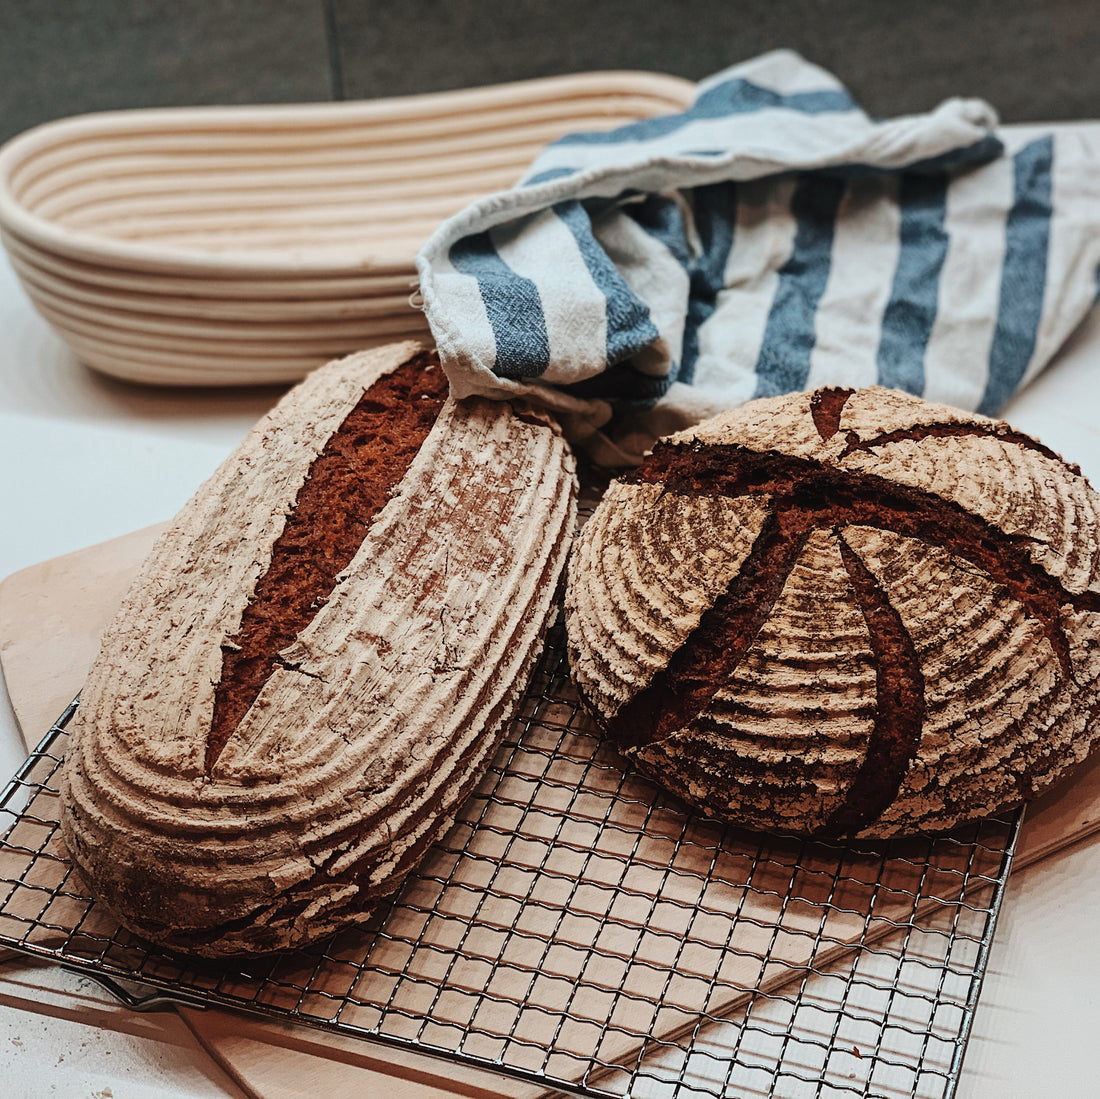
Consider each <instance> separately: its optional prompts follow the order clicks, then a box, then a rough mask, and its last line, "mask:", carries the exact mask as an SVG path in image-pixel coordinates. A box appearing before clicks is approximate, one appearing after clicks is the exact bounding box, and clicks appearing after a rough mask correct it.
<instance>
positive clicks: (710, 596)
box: [566, 388, 1100, 837]
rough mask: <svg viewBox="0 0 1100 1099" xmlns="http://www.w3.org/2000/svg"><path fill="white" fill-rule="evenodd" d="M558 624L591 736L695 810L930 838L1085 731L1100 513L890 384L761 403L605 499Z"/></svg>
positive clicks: (1015, 799) (1012, 791)
mask: <svg viewBox="0 0 1100 1099" xmlns="http://www.w3.org/2000/svg"><path fill="white" fill-rule="evenodd" d="M566 625H567V629H568V636H569V655H570V660H571V667H572V673H573V676H574V679H575V682H576V684H577V686H578V688H579V690H580V692H581V694H582V697H583V699H584V701H585V703H586V705H587V706H588V708H589V709H590V710H591V712H592V713H593V714H594V715H595V717H596V719H597V721H598V723H599V724H600V725H601V726H602V727H603V728H604V729H605V730H606V732H607V733H608V734H609V735H610V736H611V737H612V738H613V739H614V740H615V741H616V742H617V743H618V745H619V746H620V747H621V748H622V749H623V750H624V751H625V753H626V755H627V756H628V757H630V758H631V759H633V760H634V761H635V762H636V764H637V766H638V767H639V768H640V769H641V770H643V771H644V772H646V773H648V774H649V775H650V776H651V777H653V778H654V779H656V780H657V781H658V782H660V783H663V784H664V785H665V786H666V787H668V788H669V789H671V790H672V791H673V792H675V793H676V794H678V795H680V796H681V797H683V798H685V799H686V800H687V801H689V802H691V803H693V804H695V805H697V806H699V807H701V808H703V809H704V810H706V811H707V812H709V813H712V814H716V815H719V816H721V817H724V818H727V819H730V820H732V821H734V822H736V823H738V824H743V825H745V826H747V827H751V828H755V829H760V830H768V831H780V832H790V833H798V834H810V835H832V836H864V837H891V836H896V835H900V834H906V833H914V832H938V831H943V830H948V829H950V828H952V827H953V826H955V825H956V824H959V823H960V822H963V821H966V820H969V819H974V818H977V817H981V816H985V815H988V814H990V813H992V812H994V811H998V810H1001V809H1005V808H1008V807H1010V806H1013V805H1014V804H1017V803H1019V802H1021V801H1024V800H1027V799H1029V798H1032V797H1033V796H1035V795H1036V794H1038V793H1039V792H1040V791H1041V790H1043V789H1044V788H1046V787H1047V786H1049V785H1050V784H1051V783H1052V782H1054V780H1056V779H1057V778H1058V777H1059V776H1060V775H1062V774H1063V773H1064V772H1066V771H1067V770H1068V769H1069V768H1070V767H1072V766H1073V765H1074V764H1076V763H1078V762H1080V761H1081V760H1082V759H1083V758H1084V757H1085V756H1086V755H1087V754H1088V752H1089V751H1090V749H1091V748H1092V746H1093V743H1094V742H1095V741H1096V740H1097V738H1098V737H1100V725H1098V723H1097V721H1096V716H1097V709H1098V707H1100V690H1098V676H1100V646H1098V644H1097V630H1098V627H1100V498H1098V496H1097V495H1096V493H1095V492H1093V491H1092V489H1091V488H1090V487H1089V486H1088V484H1087V483H1086V482H1085V480H1084V478H1083V477H1082V476H1081V474H1080V471H1079V470H1077V469H1076V468H1075V467H1072V466H1069V465H1067V464H1066V463H1065V462H1063V461H1062V460H1061V459H1060V458H1059V457H1058V456H1057V455H1056V454H1054V453H1053V452H1051V451H1050V450H1048V449H1047V448H1046V447H1044V446H1042V445H1041V444H1039V443H1038V442H1036V441H1034V440H1033V439H1031V438H1029V437H1028V436H1026V435H1023V434H1020V433H1017V432H1014V431H1013V430H1012V429H1011V428H1009V427H1008V426H1007V425H1005V424H1003V423H1000V422H996V421H993V420H988V419H984V418H981V417H978V416H971V415H965V414H962V413H959V412H958V411H956V410H953V409H950V408H946V407H943V406H939V405H934V404H929V403H926V402H923V401H920V400H918V399H916V398H913V397H909V396H907V395H905V394H902V393H898V392H894V391H889V390H884V389H881V388H870V389H865V390H857V391H854V392H853V391H851V390H841V389H825V390H819V391H817V392H815V393H813V394H799V395H796V396H790V397H782V398H769V399H766V400H760V401H755V402H752V403H750V404H749V405H746V406H745V407H743V408H741V409H738V410H736V411H733V412H730V413H727V414H724V415H722V416H719V417H717V418H715V419H713V420H710V421H708V422H706V423H704V424H701V425H700V426H698V427H697V428H695V429H693V430H690V431H685V432H683V433H681V434H679V435H675V436H672V437H671V438H669V439H667V440H665V441H662V442H660V443H659V444H658V445H657V446H656V447H655V449H654V450H653V452H652V454H651V455H650V456H649V457H648V458H647V459H646V461H645V462H644V463H643V464H642V465H641V466H640V467H639V468H638V469H637V470H635V471H633V472H631V473H630V474H628V475H627V476H625V477H623V478H622V479H621V480H620V481H618V482H616V483H615V484H614V485H613V486H612V487H611V489H610V490H609V492H608V493H607V495H606V496H605V497H604V499H603V501H602V502H601V504H600V505H599V507H598V508H597V510H596V512H595V514H594V515H593V517H592V519H591V520H590V521H589V522H588V524H587V525H586V526H585V528H584V530H583V531H582V533H581V535H580V537H579V539H578V542H577V544H576V547H575V550H574V556H573V560H572V563H571V565H570V576H569V587H568V593H567V597H566Z"/></svg>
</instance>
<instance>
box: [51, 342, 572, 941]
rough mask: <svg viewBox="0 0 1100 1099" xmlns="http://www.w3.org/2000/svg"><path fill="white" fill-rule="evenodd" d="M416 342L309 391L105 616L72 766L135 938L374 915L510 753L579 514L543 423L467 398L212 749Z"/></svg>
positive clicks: (66, 799) (181, 523)
mask: <svg viewBox="0 0 1100 1099" xmlns="http://www.w3.org/2000/svg"><path fill="white" fill-rule="evenodd" d="M416 351H417V348H416V347H415V346H409V345H399V346H397V347H392V348H386V349H383V350H381V351H373V352H368V353H364V354H360V355H354V356H351V357H350V358H348V359H345V360H342V361H340V362H338V363H334V364H331V365H329V366H327V367H324V368H322V369H321V370H319V371H317V372H316V373H314V374H313V375H311V376H310V378H308V379H307V380H306V381H305V382H304V383H302V384H301V385H300V386H298V387H297V388H295V389H294V390H292V391H291V392H290V393H289V394H288V395H287V397H286V398H284V400H283V401H282V402H280V404H279V405H278V406H277V407H276V408H275V409H274V410H273V412H272V413H271V414H270V415H269V416H268V417H266V418H265V419H264V420H263V421H262V422H261V423H260V424H259V425H258V427H257V428H256V429H255V430H254V431H253V432H252V433H251V434H250V435H249V436H248V438H247V439H246V440H245V441H244V443H243V444H242V445H241V446H240V448H239V449H238V450H237V451H236V452H235V453H234V454H233V455H232V456H231V457H230V458H229V459H227V461H226V462H225V463H224V464H223V465H222V466H221V468H220V469H219V470H218V471H217V472H216V473H215V474H214V476H213V477H212V478H211V479H210V481H208V482H207V483H206V484H205V485H204V486H203V487H202V489H201V490H200V491H199V492H198V493H197V495H196V496H195V497H194V498H193V499H192V500H191V501H190V502H189V503H188V504H187V505H186V507H185V508H184V509H183V511H182V512H181V513H180V515H179V516H178V517H177V519H176V521H175V523H174V524H173V526H172V527H171V529H170V530H169V531H168V532H167V533H166V534H165V535H164V536H163V537H162V538H161V539H160V541H159V542H158V544H157V545H156V547H155V548H154V550H153V552H152V554H151V555H150V557H149V558H148V560H147V561H146V562H145V565H144V567H143V569H142V572H141V575H140V576H139V578H138V579H137V581H136V582H135V584H134V586H133V588H132V589H131V591H130V594H129V596H128V598H127V600H126V602H125V605H124V606H123V608H122V609H121V611H120V612H119V614H118V616H117V617H116V619H115V620H114V622H113V623H112V625H111V627H110V628H109V629H108V631H107V633H106V635H105V637H104V639H103V643H102V648H101V652H100V655H99V658H98V660H97V662H96V664H95V666H94V668H93V670H92V672H91V674H90V676H89V678H88V681H87V683H86V685H85V688H84V690H83V692H82V695H81V701H80V706H79V709H78V712H77V717H76V724H75V727H74V729H73V731H72V736H71V739H70V745H69V748H68V751H67V754H66V759H65V764H64V771H63V779H62V802H63V818H62V824H63V832H64V837H65V842H66V846H67V847H68V850H69V852H70V854H71V856H72V858H73V860H74V861H75V863H76V864H77V866H78V867H79V869H80V870H81V871H82V872H83V873H84V875H85V876H86V877H87V879H88V881H89V883H90V885H91V886H92V888H93V890H94V891H95V893H96V895H97V896H98V897H99V898H101V900H102V901H103V902H105V903H106V904H107V905H108V906H109V907H110V908H111V909H112V910H113V911H114V912H115V913H116V914H117V915H118V916H119V917H120V918H121V919H122V921H123V923H124V924H126V925H127V926H128V927H130V928H131V929H132V930H134V931H136V932H138V933H139V934H141V935H143V936H146V937H148V938H150V939H154V940H156V941H158V942H161V943H163V944H165V945H167V946H169V947H171V948H174V949H178V950H182V951H187V952H192V953H197V954H201V955H209V956H217V955H224V954H233V953H242V952H250V951H268V950H275V949H282V948H285V947H291V946H295V945H298V944H301V943H304V942H307V941H309V940H311V939H316V938H317V937H319V936H321V935H324V934H326V933H329V932H331V931H332V930H334V929H336V928H338V927H340V926H342V925H344V924H346V923H348V922H350V921H353V920H354V919H356V918H358V917H361V916H362V915H365V914H366V912H367V911H368V910H369V908H370V906H371V904H372V902H373V901H375V900H376V899H377V898H379V897H381V896H384V895H385V894H387V893H390V892H392V891H393V890H394V889H396V888H397V886H398V885H399V883H400V881H401V880H402V878H403V877H404V875H405V874H406V873H407V872H408V871H409V869H410V868H411V867H412V866H413V865H414V864H415V863H416V862H417V860H419V859H420V858H421V857H422V856H423V854H424V853H425V851H426V849H427V847H428V846H429V845H430V844H431V843H432V842H433V841H434V840H436V839H437V838H439V836H441V835H442V833H443V832H444V830H445V829H446V828H447V827H448V826H449V823H450V821H451V820H452V819H453V817H454V814H455V812H456V811H457V809H458V808H459V806H460V805H461V804H462V802H463V801H464V800H465V799H466V797H467V796H468V795H469V794H470V793H471V791H472V789H473V788H474V786H475V785H476V783H477V782H478V780H479V778H480V776H481V774H482V773H483V771H484V769H485V767H486V766H487V764H488V763H489V761H490V760H491V757H492V755H493V752H494V751H495V749H496V747H497V745H498V743H499V739H500V736H501V733H502V732H503V730H504V729H505V727H506V725H507V723H508V721H509V719H510V718H511V717H512V715H513V713H514V711H515V708H516V705H517V703H518V700H519V698H520V697H521V695H522V692H523V690H524V689H525V686H526V683H527V680H528V678H529V675H530V672H531V670H532V668H533V663H534V660H535V658H536V656H537V652H538V649H539V646H540V642H541V639H542V637H543V635H544V632H545V629H546V627H547V624H548V622H549V620H550V618H551V616H552V613H553V608H554V600H555V593H556V590H557V587H558V583H559V577H560V574H561V572H562V570H563V568H564V561H565V556H566V553H567V551H568V546H569V540H570V535H571V533H572V529H573V523H574V518H575V476H574V468H573V461H572V458H571V456H570V454H569V451H568V449H567V447H566V445H565V443H564V442H563V440H562V438H561V435H560V432H559V431H558V429H557V428H556V426H555V425H553V424H552V422H550V421H549V420H548V419H547V418H545V417H543V416H540V415H538V414H535V413H532V412H528V411H526V410H523V409H520V410H516V409H513V408H512V407H511V406H509V405H507V404H502V403H498V402H492V401H484V400H469V401H462V402H455V401H452V400H447V401H446V403H445V404H444V405H443V406H442V411H441V412H440V413H439V416H438V419H437V420H436V422H435V425H434V427H432V428H431V431H430V434H428V436H427V438H426V439H425V441H424V442H423V444H422V445H421V446H420V449H419V452H418V453H417V454H416V456H415V458H414V459H413V460H412V464H411V465H410V466H408V469H407V472H406V473H405V474H404V476H403V478H402V479H401V480H400V482H399V483H398V485H397V487H396V489H395V490H394V491H393V492H392V495H391V497H390V499H389V501H388V503H386V504H385V506H384V507H383V508H382V510H381V511H380V512H378V514H377V516H376V517H375V518H374V520H373V523H372V524H371V526H370V528H369V531H368V533H367V536H366V538H365V540H364V541H363V543H362V545H361V546H360V548H359V549H358V551H357V552H356V553H355V555H354V557H353V558H352V560H351V561H350V563H349V564H348V565H347V567H346V568H344V569H343V570H342V572H340V574H339V576H338V578H337V579H336V586H335V590H334V591H333V593H332V595H331V597H329V598H328V599H327V601H326V602H325V603H324V604H323V605H322V606H321V607H320V609H319V610H318V611H317V613H316V617H314V618H313V620H312V622H310V624H309V625H308V626H307V627H306V628H305V629H303V630H302V631H301V632H300V633H299V634H298V636H297V638H296V640H294V641H293V642H292V643H291V644H290V645H288V646H287V647H286V648H284V649H283V650H282V651H281V653H280V654H279V664H278V667H277V668H276V669H275V670H274V671H273V672H272V674H271V675H270V678H269V679H268V680H267V682H266V683H265V684H264V686H263V687H262V689H261V690H260V693H259V695H258V696H257V697H256V699H255V701H254V702H253V703H252V705H251V707H250V708H249V709H248V712H247V713H246V714H245V716H244V718H243V720H241V722H240V724H239V725H238V726H237V727H236V728H235V731H234V732H233V733H232V735H231V736H230V737H229V739H228V742H227V743H226V744H225V745H224V747H223V748H221V749H220V751H219V752H218V754H217V755H216V758H213V757H212V758H207V746H208V738H209V731H210V727H211V718H212V713H213V708H214V704H215V689H216V685H217V684H218V682H219V677H220V675H221V669H222V661H223V650H231V649H232V647H233V645H234V644H235V642H234V641H233V638H234V636H235V634H236V631H237V630H238V627H239V625H240V623H241V619H242V615H243V614H244V611H245V608H246V606H247V605H248V604H249V601H250V599H251V597H252V594H253V592H254V591H255V590H256V588H257V582H258V580H259V578H260V576H261V575H262V574H263V572H264V569H265V564H266V562H268V561H269V560H270V558H271V555H272V547H273V546H274V545H275V544H276V540H277V539H278V538H279V535H280V532H281V531H282V530H283V528H284V526H285V525H286V523H287V515H288V513H289V512H291V510H292V509H293V507H294V504H295V500H296V499H297V497H298V494H299V492H300V490H301V489H302V486H303V484H304V482H305V480H306V477H307V474H308V472H309V470H310V466H311V463H313V461H314V460H315V459H316V457H317V455H318V454H319V453H320V452H321V451H322V448H323V447H324V446H325V443H326V440H328V439H329V437H330V436H331V435H332V434H333V433H334V432H335V431H336V430H337V429H338V428H339V427H340V425H341V424H342V423H343V421H344V420H345V418H346V417H347V416H348V414H349V411H350V410H351V409H352V408H353V407H354V406H355V405H356V403H357V402H358V401H359V400H360V398H361V397H362V395H363V393H364V391H365V390H366V389H367V388H368V387H370V386H371V385H372V383H374V382H375V381H377V380H378V379H379V378H381V377H382V376H383V375H386V374H388V373H390V372H392V371H394V370H395V369H396V368H397V367H399V366H400V364H402V363H403V362H405V361H406V360H407V359H408V358H409V356H410V355H412V354H413V353H415V352H416Z"/></svg>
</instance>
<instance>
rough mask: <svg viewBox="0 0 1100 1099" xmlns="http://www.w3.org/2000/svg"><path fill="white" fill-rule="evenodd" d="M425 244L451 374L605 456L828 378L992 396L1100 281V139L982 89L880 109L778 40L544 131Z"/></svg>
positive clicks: (434, 314)
mask: <svg viewBox="0 0 1100 1099" xmlns="http://www.w3.org/2000/svg"><path fill="white" fill-rule="evenodd" d="M418 266H419V272H420V284H421V293H422V296H423V300H424V307H425V311H426V314H427V317H428V320H429V323H430V324H431V327H432V331H433V334H434V336H435V338H436V340H437V342H438V344H439V348H440V352H441V354H442V356H443V361H444V365H445V367H446V369H447V373H448V376H449V377H450V379H451V383H452V387H453V389H454V391H455V392H456V393H457V394H458V395H467V394H471V393H482V394H488V395H493V396H500V397H505V396H514V395H517V394H526V395H529V396H534V397H536V398H538V399H539V400H540V401H542V402H543V403H546V404H548V405H550V406H551V407H554V408H556V409H557V410H558V411H559V413H560V414H561V415H562V418H563V421H564V422H565V424H566V428H567V431H568V432H569V433H570V435H571V437H572V438H573V439H574V441H578V442H581V443H582V444H584V445H586V446H587V448H588V449H589V450H590V451H592V452H593V454H594V456H595V457H596V458H597V459H598V460H600V461H602V462H606V463H609V464H623V463H629V462H632V461H636V460H637V459H638V458H639V457H640V456H641V454H642V453H643V452H644V451H645V449H647V448H648V447H649V446H650V445H651V444H652V442H653V440H654V438H655V437H656V436H657V435H659V434H663V433H665V432H667V431H670V430H674V429H676V428H679V427H682V426H686V425H687V424H689V423H692V422H695V421H697V420H699V419H701V418H702V417H704V416H707V415H712V414H713V413H715V412H717V411H720V410H721V409H723V408H728V407H731V406H733V405H736V404H739V403H741V402H743V401H746V400H749V399H751V398H753V397H759V396H767V395H771V394H777V393H783V392H788V391H791V390H797V389H803V388H812V387H815V386H818V385H850V386H859V385H870V384H875V383H878V384H881V385H887V386H891V387H895V388H900V389H904V390H907V391H908V392H910V393H915V394H919V395H923V396H926V397H928V398H930V399H933V400H939V401H944V402H947V403H949V404H953V405H956V406H959V407H962V408H966V409H977V410H980V411H982V412H986V413H995V412H996V411H997V410H998V408H1000V406H1001V405H1002V404H1003V403H1004V402H1005V401H1006V400H1007V399H1008V397H1009V396H1011V394H1012V393H1013V392H1015V391H1016V389H1017V388H1019V387H1020V386H1021V385H1022V384H1025V383H1026V382H1027V381H1029V380H1030V379H1031V378H1032V377H1034V375H1035V374H1036V373H1038V372H1039V371H1040V370H1041V369H1042V367H1043V366H1044V365H1046V363H1047V362H1048V361H1049V360H1050V358H1051V357H1052V356H1053V355H1054V353H1055V352H1056V351H1057V350H1058V348H1059V346H1060V345H1061V344H1062V343H1063V342H1064V341H1065V339H1066V338H1067V337H1068V336H1069V334H1070V333H1071V332H1072V331H1073V329H1074V328H1075V327H1076V326H1077V325H1078V324H1079V322H1080V321H1081V320H1082V318H1083V317H1084V316H1085V314H1086V313H1087V312H1088V310H1089V309H1090V308H1091V306H1092V304H1093V302H1094V300H1095V298H1096V288H1097V269H1098V266H1100V147H1098V141H1097V138H1096V136H1095V134H1094V133H1093V131H1091V130H1089V129H1088V128H1085V127H1072V126H1063V127H1046V128H1035V127H1032V128H1030V129H1023V128H1020V127H1010V128H1008V129H1004V130H1001V129H998V127H997V121H996V118H995V115H994V113H993V111H992V109H991V108H990V107H989V106H987V105H986V104H984V103H981V102H979V101H975V100H959V99H955V100H949V101H947V102H946V103H944V104H943V105H941V106H940V107H939V108H937V109H936V110H934V111H932V112H930V113H928V114H925V115H919V116H911V117H904V118H897V119H890V120H886V121H879V120H873V119H871V118H869V117H868V116H867V115H866V114H865V113H864V112H863V111H862V110H861V109H860V108H859V107H858V106H857V105H856V103H855V102H854V101H853V100H852V98H851V97H850V95H849V94H848V93H847V92H846V91H845V89H844V88H843V87H842V86H841V85H840V84H839V83H838V82H837V81H836V80H835V79H834V78H833V77H832V76H830V75H829V74H828V73H826V72H824V71H822V70H821V69H820V68H817V67H816V66H813V65H811V64H809V63H807V62H806V61H804V60H803V59H802V58H800V57H799V56H797V55H796V54H793V53H790V52H789V51H781V52H777V53H771V54H767V55H764V56H763V57H761V58H758V59H756V60H754V61H751V62H748V63H746V64H744V65H739V66H736V67H734V68H732V69H730V70H727V71H726V72H723V73H720V74H718V75H717V76H715V77H713V78H711V79H709V80H707V81H704V82H703V83H702V84H701V85H700V86H699V91H698V95H697V98H696V100H695V102H694V104H693V106H692V107H691V108H690V109H688V110H686V111H685V112H684V113H683V114H679V115H673V116H666V117H661V118H656V119H650V120H645V121H642V122H637V123H633V124H631V125H628V126H624V127H621V128H620V129H617V130H612V131H610V132H607V133H587V134H577V135H573V136H569V137H565V138H563V139H561V140H559V141H557V142H555V143H554V144H552V145H550V146H548V147H547V148H546V149H545V150H544V151H543V152H542V154H541V155H540V156H539V157H538V159H537V160H536V162H535V163H534V164H533V165H532V167H531V170H530V172H529V173H528V175H527V176H526V177H525V178H524V179H523V180H522V181H520V183H519V184H517V186H516V187H515V188H513V189H512V190H511V191H508V192H505V193H502V194H497V195H492V196H488V197H486V198H485V199H483V200H481V201H479V202H477V203H475V204H474V205H473V206H471V207H469V208H467V209H466V210H465V211H463V212H462V213H461V214H460V215H458V216H457V217H455V218H452V219H451V220H450V221H448V222H446V223H444V224H443V225H442V226H441V227H440V228H439V230H438V231H437V232H436V233H434V234H433V236H432V237H431V239H430V240H429V241H428V242H427V243H426V244H425V246H424V248H423V249H422V251H421V254H420V256H419V260H418Z"/></svg>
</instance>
